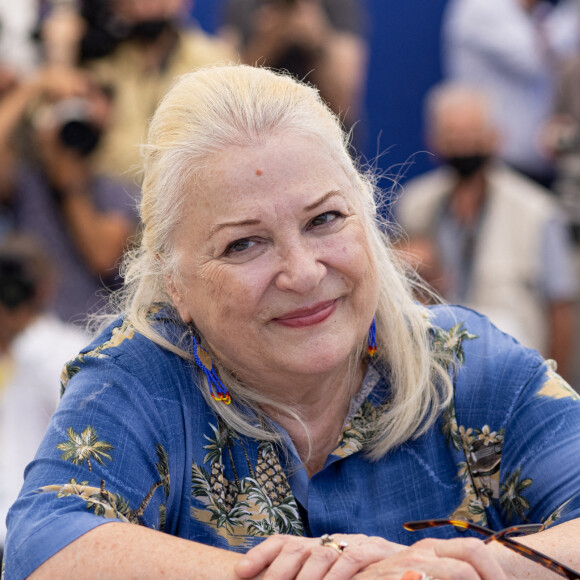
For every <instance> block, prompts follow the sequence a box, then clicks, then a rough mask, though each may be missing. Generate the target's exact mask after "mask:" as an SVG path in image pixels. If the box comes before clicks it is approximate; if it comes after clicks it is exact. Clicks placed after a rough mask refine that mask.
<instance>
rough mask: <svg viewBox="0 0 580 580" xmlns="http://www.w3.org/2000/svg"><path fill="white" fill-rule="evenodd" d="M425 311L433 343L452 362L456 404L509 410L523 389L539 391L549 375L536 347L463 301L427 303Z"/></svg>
mask: <svg viewBox="0 0 580 580" xmlns="http://www.w3.org/2000/svg"><path fill="white" fill-rule="evenodd" d="M429 313H430V320H431V324H432V334H433V337H434V341H435V345H436V348H441V349H445V350H446V351H447V354H448V355H451V356H452V357H453V359H454V361H455V363H456V370H455V377H454V385H455V406H456V408H457V409H461V408H465V409H471V410H473V409H482V410H486V412H487V411H489V410H490V406H491V407H493V409H495V410H497V411H498V412H500V411H501V410H504V411H507V410H508V409H512V408H513V406H514V404H515V401H516V400H517V399H518V397H520V395H521V394H522V393H523V392H524V391H526V390H529V391H536V390H538V389H539V388H541V385H542V384H543V383H544V382H545V381H546V380H547V379H548V378H549V374H550V372H551V371H550V368H551V367H550V365H549V364H547V363H546V361H545V360H544V359H543V357H542V356H541V355H540V354H539V353H538V352H537V351H536V350H534V349H531V348H527V347H525V346H524V345H522V344H520V343H519V342H518V341H517V340H516V339H514V338H513V337H512V336H510V335H509V334H506V333H504V332H502V331H501V330H500V329H498V328H497V327H496V326H495V325H494V324H493V323H492V322H491V321H490V320H489V319H488V318H487V317H486V316H484V315H483V314H480V313H479V312H476V311H474V310H471V309H470V308H466V307H462V306H435V307H430V308H429Z"/></svg>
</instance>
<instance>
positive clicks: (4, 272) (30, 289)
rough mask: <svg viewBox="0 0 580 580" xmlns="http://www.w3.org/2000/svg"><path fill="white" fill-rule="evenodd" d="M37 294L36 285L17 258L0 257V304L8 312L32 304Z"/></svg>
mask: <svg viewBox="0 0 580 580" xmlns="http://www.w3.org/2000/svg"><path fill="white" fill-rule="evenodd" d="M35 294H36V283H35V281H34V280H33V279H32V278H31V277H30V276H29V275H28V273H27V272H26V268H25V267H24V264H23V263H22V261H21V260H19V259H18V258H17V257H15V256H0V303H1V304H2V305H3V306H4V307H5V308H7V309H8V310H14V309H16V308H18V307H19V306H20V305H22V304H25V303H27V302H30V301H31V300H32V299H33V298H34V296H35Z"/></svg>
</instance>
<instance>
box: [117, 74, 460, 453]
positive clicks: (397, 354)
mask: <svg viewBox="0 0 580 580" xmlns="http://www.w3.org/2000/svg"><path fill="white" fill-rule="evenodd" d="M274 134H277V135H280V134H284V135H289V134H295V135H307V136H308V137H309V138H311V139H315V140H317V141H318V142H320V143H321V144H322V145H324V146H325V147H326V148H327V150H328V151H330V153H331V155H332V157H333V159H335V160H336V162H337V164H339V166H340V167H341V168H342V169H343V170H344V172H345V173H346V175H347V176H348V179H349V180H350V181H351V183H352V184H353V187H354V189H355V190H356V191H357V192H358V193H359V195H360V199H361V202H362V205H363V207H364V215H363V216H362V217H363V221H364V224H365V228H366V232H367V236H368V240H369V245H370V247H371V251H372V253H373V256H374V260H375V264H376V268H377V274H378V284H379V287H380V288H379V300H378V307H377V311H376V315H375V319H376V326H377V331H376V337H377V342H378V351H377V354H376V355H375V356H376V360H377V361H378V362H379V363H382V366H384V368H387V369H388V374H389V376H388V380H389V382H390V399H389V402H388V404H387V405H385V407H384V409H383V410H382V412H381V413H380V414H379V417H378V419H377V421H376V423H375V425H373V433H374V436H373V440H372V442H371V444H370V445H369V446H368V448H367V452H368V453H369V455H370V456H371V457H373V458H379V457H381V456H383V455H384V454H385V453H387V452H388V451H389V450H390V449H392V448H393V447H395V446H397V445H399V444H401V443H403V442H404V441H406V440H408V439H409V438H411V437H416V436H418V435H420V434H421V433H423V432H425V430H426V429H428V428H429V427H430V426H431V425H432V423H433V422H434V421H435V419H436V417H437V416H438V414H439V412H440V410H441V408H442V407H443V406H445V405H446V404H447V403H448V401H449V398H450V396H451V393H452V386H451V381H450V378H449V376H448V373H447V371H446V368H445V365H443V366H442V365H441V360H440V358H438V357H437V356H436V354H435V353H433V352H432V349H431V346H430V340H429V330H428V329H429V322H428V319H427V318H426V316H425V311H424V309H423V308H422V307H421V306H419V305H418V304H417V303H416V302H415V301H414V299H413V294H412V284H411V283H410V282H409V278H408V276H407V275H406V271H405V268H404V266H403V265H402V263H401V262H400V261H399V259H398V256H397V254H396V252H395V250H394V249H393V247H392V246H391V243H390V241H389V238H388V235H387V234H386V233H385V230H384V227H383V226H384V224H383V223H382V220H381V218H380V217H379V215H378V212H377V205H376V201H375V193H376V192H375V189H376V188H375V185H374V179H373V177H372V175H365V174H364V173H363V172H362V171H360V170H359V169H358V167H357V163H356V162H355V161H354V160H353V158H352V157H351V155H350V154H349V140H348V135H347V134H345V132H344V131H343V128H342V126H341V124H340V121H339V120H338V119H337V117H336V116H335V115H334V114H333V113H332V112H331V111H330V109H329V108H328V107H327V106H326V105H325V104H324V103H323V101H322V100H321V98H320V96H319V94H318V92H317V91H316V90H315V89H314V88H313V87H311V86H309V85H307V84H304V83H300V82H297V81H296V80H294V79H292V78H291V77H289V76H286V75H283V74H278V73H275V72H272V71H270V70H267V69H264V68H257V67H250V66H244V65H225V66H214V67H209V68H204V69H199V70H197V71H196V72H193V73H190V74H186V75H184V76H182V77H181V78H180V79H178V81H177V82H176V84H175V85H174V86H173V87H172V89H171V90H170V91H169V92H168V94H167V95H166V96H165V98H164V99H163V100H162V101H161V103H160V104H159V106H158V108H157V110H156V112H155V115H154V116H153V118H152V120H151V123H150V127H149V133H148V139H147V143H146V145H145V146H144V147H143V183H142V201H141V208H140V211H141V219H142V238H141V241H140V244H139V246H138V247H137V248H136V249H134V250H133V251H132V252H130V253H128V255H127V257H126V261H125V267H124V275H125V288H124V290H123V292H122V294H121V297H122V301H121V304H120V308H121V310H122V311H123V312H124V313H125V315H126V316H128V317H129V319H130V321H131V323H132V324H133V326H134V327H135V328H136V330H138V331H139V332H141V333H142V334H143V335H145V336H146V337H148V338H150V339H151V340H152V341H154V342H156V343H157V344H159V345H161V346H163V347H165V348H167V349H169V350H171V351H173V352H175V353H177V354H179V355H180V356H182V357H184V358H186V359H191V358H192V355H191V350H189V352H188V349H187V346H186V343H185V341H181V342H180V341H179V340H175V341H169V340H167V338H164V337H163V336H161V335H160V334H159V333H158V332H157V331H156V329H155V324H154V323H153V322H152V320H151V317H150V316H148V313H149V311H150V309H151V307H152V306H153V305H154V304H156V303H169V304H171V298H170V296H169V294H168V293H167V289H166V280H167V279H168V278H169V279H171V277H172V276H176V275H178V274H179V273H178V264H177V259H176V252H175V248H174V247H173V235H172V234H173V232H174V230H175V228H176V227H177V225H178V224H179V221H180V219H181V218H182V216H183V215H184V213H185V212H184V211H183V209H184V204H185V203H186V201H187V200H188V199H190V198H191V196H192V195H195V183H196V177H197V176H198V175H199V174H200V172H201V171H202V170H203V169H204V167H205V166H206V164H207V163H208V161H209V160H210V159H211V157H212V156H213V155H215V154H216V153H218V152H220V151H223V150H225V149H227V148H228V147H231V146H233V145H236V146H240V145H242V146H244V145H252V144H257V143H263V142H264V141H265V140H267V139H268V138H269V137H271V136H272V135H274ZM187 331H188V328H187V327H186V326H185V325H184V331H183V337H185V336H186V334H187ZM356 356H357V357H358V358H357V360H358V361H360V360H361V358H362V357H363V356H366V344H365V345H363V344H361V345H360V347H359V349H358V352H357V353H356ZM214 365H215V366H216V368H217V369H218V372H219V375H220V377H221V379H222V381H223V382H224V384H225V385H226V386H227V387H228V389H229V391H230V393H231V396H232V399H233V401H234V403H232V405H229V406H227V405H224V404H223V403H220V402H216V401H214V400H213V399H212V398H211V397H210V396H209V394H208V393H209V390H208V386H207V384H206V379H205V378H204V377H203V376H202V375H201V373H200V380H199V381H198V383H199V385H200V389H201V391H202V393H203V395H204V397H205V399H206V401H207V402H208V404H209V405H211V406H212V408H213V409H214V410H215V412H216V413H217V414H218V415H219V416H221V418H222V419H223V420H224V421H225V422H226V424H227V425H229V426H230V427H231V428H232V429H234V430H236V431H238V432H240V433H244V434H246V435H248V436H250V437H255V438H258V439H269V440H276V439H278V438H279V435H278V434H277V433H276V432H275V431H274V430H273V429H271V428H270V427H269V426H268V425H269V424H270V422H269V419H268V417H267V416H265V415H264V414H263V412H262V411H261V408H260V406H261V405H263V404H264V403H268V404H269V405H273V406H274V407H276V408H277V409H278V410H279V411H280V412H284V413H287V414H290V415H293V416H296V412H295V411H294V410H292V409H290V408H286V407H285V406H283V405H281V404H279V403H277V402H275V401H272V400H270V399H267V398H266V397H265V396H264V395H263V394H261V393H258V392H256V391H255V390H252V389H249V388H247V386H246V385H244V384H241V383H240V382H239V381H238V380H237V379H236V377H235V376H234V372H231V371H235V369H226V368H223V366H222V365H221V364H220V362H219V360H216V359H215V358H214ZM244 407H246V408H248V407H249V408H251V409H253V410H254V411H255V413H256V415H257V416H258V418H259V419H260V420H261V422H259V423H258V424H256V420H255V419H256V418H255V416H254V417H252V418H251V420H250V418H249V417H248V416H247V415H246V414H244V412H243V410H242V409H243V408H244Z"/></svg>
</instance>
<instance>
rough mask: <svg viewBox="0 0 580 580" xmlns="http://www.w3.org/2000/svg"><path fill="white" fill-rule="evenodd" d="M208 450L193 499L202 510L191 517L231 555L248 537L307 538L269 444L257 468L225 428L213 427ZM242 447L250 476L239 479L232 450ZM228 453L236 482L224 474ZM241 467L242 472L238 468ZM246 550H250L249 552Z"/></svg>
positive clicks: (195, 472)
mask: <svg viewBox="0 0 580 580" xmlns="http://www.w3.org/2000/svg"><path fill="white" fill-rule="evenodd" d="M210 427H211V431H212V434H211V436H207V435H205V439H206V440H207V441H208V443H207V445H204V449H206V450H207V454H206V455H205V457H204V464H205V465H207V466H208V468H206V467H204V465H196V464H195V463H194V464H193V465H192V471H191V495H192V496H193V497H195V498H198V499H199V500H201V503H202V504H203V509H199V508H196V507H194V506H193V505H192V508H191V516H192V517H193V518H196V519H198V520H200V521H203V522H205V523H206V524H209V525H210V526H211V527H213V528H214V529H216V530H217V531H218V533H219V534H220V535H221V536H222V537H224V538H226V540H227V541H228V543H229V544H230V546H231V547H232V549H234V548H235V547H237V546H242V545H245V544H244V543H243V542H244V537H245V538H248V537H252V536H268V535H271V534H274V533H282V534H294V535H303V534H304V529H303V525H302V521H301V519H300V514H299V512H298V505H297V503H296V500H295V498H294V496H293V495H292V492H291V490H290V486H289V484H288V481H287V479H286V474H285V473H284V470H283V468H282V466H281V465H280V462H279V459H278V454H277V453H276V450H275V449H274V446H273V445H272V444H271V443H269V442H262V443H261V444H260V446H259V447H258V452H257V458H256V462H255V465H254V467H252V463H251V462H250V458H249V456H248V453H247V451H246V449H245V446H244V444H243V441H242V440H241V439H240V438H239V437H238V436H237V435H236V434H235V433H234V432H232V431H231V430H230V429H228V428H227V427H226V426H225V425H223V424H221V423H218V425H217V426H215V425H211V426H210ZM234 445H239V446H240V447H241V449H242V452H243V454H244V457H245V458H246V461H247V464H248V471H249V476H248V477H244V478H241V479H240V478H239V476H238V474H237V470H236V469H235V466H234V458H233V454H232V447H233V446H234ZM224 453H227V454H228V456H229V458H230V462H231V464H232V471H233V474H234V480H233V481H231V480H229V479H228V478H227V477H226V475H225V471H224V461H223V460H224ZM238 467H239V466H238ZM246 547H247V546H246Z"/></svg>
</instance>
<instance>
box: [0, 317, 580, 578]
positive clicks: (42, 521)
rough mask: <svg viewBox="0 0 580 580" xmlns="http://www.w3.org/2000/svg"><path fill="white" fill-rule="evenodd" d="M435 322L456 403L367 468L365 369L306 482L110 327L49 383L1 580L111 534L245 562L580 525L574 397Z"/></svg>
mask: <svg viewBox="0 0 580 580" xmlns="http://www.w3.org/2000/svg"><path fill="white" fill-rule="evenodd" d="M431 313H432V323H433V325H434V326H433V330H432V337H433V340H434V341H435V342H436V344H437V345H438V347H439V348H440V349H442V350H443V351H447V352H450V353H452V354H453V355H454V357H455V359H456V360H457V362H458V368H457V370H456V371H455V372H454V385H455V396H454V400H453V403H452V404H451V405H450V407H449V408H448V409H447V410H446V411H445V412H443V413H442V414H441V416H440V417H439V419H438V420H437V422H436V423H435V425H434V427H432V428H431V429H430V430H429V431H428V432H427V433H426V434H424V435H423V436H421V437H420V438H418V439H414V440H410V441H408V442H407V443H405V444H403V445H401V446H399V447H398V448H396V449H395V450H393V451H391V452H390V453H388V454H387V455H386V456H385V457H384V458H383V459H381V460H379V461H374V462H373V461H370V460H369V459H368V458H367V456H366V455H365V452H364V448H365V444H366V443H367V441H368V437H369V436H370V435H369V433H371V432H372V430H371V429H369V425H372V422H373V420H374V419H375V418H376V416H377V414H379V413H380V412H381V407H382V405H383V404H384V403H385V402H386V401H388V398H389V386H388V382H387V380H386V378H385V376H384V375H385V373H381V372H380V371H379V369H378V367H372V366H371V367H369V371H368V372H367V376H366V378H365V381H364V383H363V388H362V389H361V393H360V394H359V396H358V398H356V399H355V402H354V403H353V405H351V412H350V413H349V417H348V419H347V422H346V424H345V426H344V429H343V433H342V437H341V439H340V441H339V442H338V444H337V447H336V449H335V450H334V451H333V452H332V453H331V455H330V456H329V457H328V459H327V462H326V465H325V466H324V468H323V469H322V470H321V471H320V472H319V473H317V474H315V475H314V476H313V477H312V478H310V479H308V477H307V476H306V473H305V472H304V470H303V469H302V468H301V467H299V466H297V465H296V461H295V460H294V459H293V457H294V454H293V449H292V446H290V449H286V450H285V451H281V450H280V449H278V448H277V447H276V446H275V445H273V444H271V443H267V442H260V441H256V440H252V439H250V438H248V437H246V436H243V435H240V434H238V433H236V432H234V431H232V430H231V429H229V428H228V427H227V426H226V425H225V424H224V423H223V422H222V421H221V420H220V419H218V417H217V416H216V414H215V413H214V412H213V411H212V409H211V408H210V407H209V406H208V405H207V404H206V402H205V399H204V398H203V396H202V394H201V392H200V390H199V389H198V386H197V384H198V381H199V378H198V373H197V371H196V370H195V369H194V368H192V366H191V364H190V363H188V362H187V361H185V360H183V359H181V358H180V357H178V356H177V355H175V354H172V353H170V352H169V351H167V350H165V349H163V348H161V347H159V346H158V345H156V344H154V343H153V342H151V341H150V340H148V339H146V338H145V337H144V336H142V335H141V334H139V333H137V332H136V331H135V330H134V329H133V327H132V326H131V324H130V323H129V322H128V321H126V320H121V321H119V322H117V323H116V324H113V325H112V326H111V327H110V328H109V329H108V330H107V331H105V333H104V334H102V335H101V336H100V337H99V338H98V339H96V340H95V342H93V344H91V345H90V346H89V347H88V348H87V349H85V350H84V351H83V352H82V353H81V354H80V355H79V356H78V357H77V358H76V359H74V360H73V361H71V362H70V363H69V364H68V365H67V367H66V369H65V372H64V373H63V386H64V387H65V391H64V395H63V397H62V400H61V403H60V405H59V407H58V409H57V411H56V413H55V414H54V416H53V417H52V420H51V423H50V426H49V428H48V431H47V433H46V436H45V438H44V441H43V443H42V444H41V446H40V448H39V450H38V453H37V455H36V458H35V460H34V461H33V462H32V463H31V464H30V465H29V467H28V468H27V471H26V477H25V484H24V487H23V489H22V492H21V495H20V498H19V500H18V501H17V502H16V504H15V505H14V506H13V508H12V509H11V511H10V513H9V516H8V538H7V543H6V550H5V578H6V580H13V579H20V578H24V577H26V576H27V575H29V574H30V573H31V572H32V571H33V570H34V569H36V568H37V567H38V566H39V565H40V564H41V563H42V562H44V561H45V560H46V559H48V558H49V557H50V556H52V555H53V554H54V553H55V552H57V551H58V550H60V549H61V548H63V547H64V546H66V545H67V544H69V543H70V542H72V541H74V540H75V539H77V538H78V537H79V536H81V535H82V534H84V533H86V532H87V531H89V530H91V529H92V528H95V527H96V526H99V525H102V524H104V523H106V522H110V521H123V522H130V523H133V524H138V525H144V526H147V527H150V528H154V529H158V530H163V531H165V532H167V533H169V534H173V535H176V536H180V537H182V538H189V539H191V540H195V541H198V542H202V543H205V544H208V545H212V546H217V547H220V548H225V549H228V550H236V551H241V552H244V551H247V550H248V549H249V548H250V547H251V546H253V545H254V544H256V543H257V542H259V541H261V540H262V539H263V538H264V537H266V536H268V535H270V534H273V533H285V534H299V535H302V534H304V535H309V536H310V535H312V536H320V535H322V534H324V533H338V532H341V533H363V534H369V535H375V536H382V537H384V538H387V539H388V540H391V541H394V542H400V543H403V544H411V543H413V542H415V541H417V540H419V539H421V538H422V537H425V536H432V537H441V538H449V537H454V536H457V535H460V534H464V535H465V534H469V533H470V532H460V531H458V530H456V529H454V528H452V527H445V528H437V529H431V530H426V531H424V532H407V531H405V530H404V529H403V522H405V521H408V520H416V519H431V518H442V517H443V518H444V517H453V518H459V519H467V520H470V521H473V522H477V523H481V524H484V525H487V526H489V527H491V528H493V529H501V528H503V527H505V526H506V525H508V524H509V525H511V524H518V523H522V522H534V523H536V522H544V523H546V524H552V523H554V522H556V523H559V522H562V521H566V520H569V519H573V518H576V517H580V462H579V461H578V457H580V398H579V396H578V395H577V394H576V393H575V392H574V391H573V390H572V389H571V388H570V387H569V386H568V385H567V384H566V383H565V382H564V381H563V380H562V379H561V378H560V377H559V376H558V375H557V374H556V373H555V372H554V371H553V369H552V367H551V365H550V364H549V363H546V362H545V361H544V360H543V359H542V358H541V357H540V356H539V355H538V354H537V353H536V352H535V351H532V350H529V349H525V348H523V347H522V346H521V345H519V344H518V343H517V342H516V341H514V340H513V339H512V338H511V337H509V336H507V335H505V334H503V333H501V332H500V331H499V330H497V329H496V328H495V327H494V326H493V325H491V324H490V323H489V321H488V320H487V319H486V318H484V317H483V316H480V315H478V314H476V313H474V312H472V311H470V310H467V309H464V308H458V307H453V308H445V307H434V308H432V309H431ZM158 323H159V324H165V325H168V326H169V327H170V326H171V325H172V324H173V322H171V321H169V320H165V321H164V319H160V320H159V322H158ZM232 404H235V401H234V403H232Z"/></svg>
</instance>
